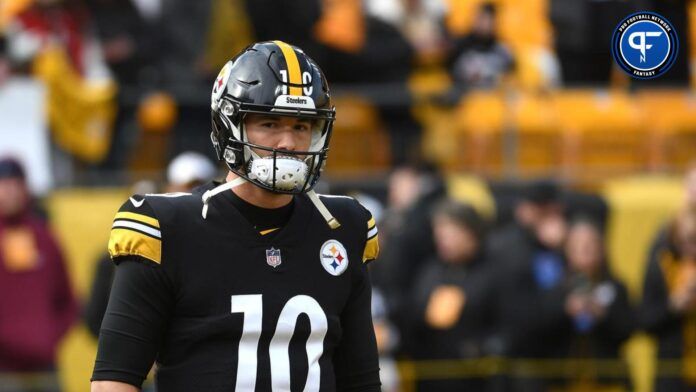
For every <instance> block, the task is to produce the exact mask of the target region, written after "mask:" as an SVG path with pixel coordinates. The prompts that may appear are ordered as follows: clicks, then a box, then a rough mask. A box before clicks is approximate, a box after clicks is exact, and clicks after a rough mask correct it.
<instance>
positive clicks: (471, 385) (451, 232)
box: [410, 201, 494, 391]
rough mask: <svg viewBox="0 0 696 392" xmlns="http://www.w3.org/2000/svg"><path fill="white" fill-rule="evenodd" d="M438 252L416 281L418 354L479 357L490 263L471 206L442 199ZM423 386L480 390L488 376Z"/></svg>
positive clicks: (488, 310)
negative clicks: (487, 262)
mask: <svg viewBox="0 0 696 392" xmlns="http://www.w3.org/2000/svg"><path fill="white" fill-rule="evenodd" d="M433 237H434V241H435V248H436V253H435V254H434V255H433V256H432V258H431V259H430V260H428V262H427V263H426V264H425V265H424V266H423V268H422V269H421V271H420V272H419V273H418V275H417V277H416V282H415V285H414V287H415V291H414V293H415V295H414V299H413V301H412V303H413V305H414V308H413V309H412V310H411V312H410V313H411V315H412V322H413V327H412V333H413V337H412V339H413V341H414V344H413V345H414V349H413V356H414V357H415V358H416V359H476V358H481V357H482V356H484V355H486V354H488V350H487V348H486V343H487V341H488V337H489V335H490V333H491V332H492V328H491V326H492V325H493V324H494V323H493V311H494V307H493V306H492V299H493V296H492V293H493V286H492V284H491V283H492V282H491V280H490V276H491V275H490V273H489V272H488V270H487V266H486V257H485V253H484V247H483V246H482V244H483V241H484V224H483V221H482V220H481V218H480V217H479V215H478V214H477V213H476V211H475V210H474V209H473V208H472V207H471V206H468V205H465V204H460V203H458V202H455V201H444V202H442V203H441V204H438V206H437V207H436V209H435V212H434V215H433ZM420 384H421V385H420V388H422V390H437V391H461V390H471V391H482V390H484V389H485V388H486V379H485V378H484V377H473V378H470V379H467V380H444V381H422V382H421V383H420Z"/></svg>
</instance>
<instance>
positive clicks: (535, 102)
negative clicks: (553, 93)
mask: <svg viewBox="0 0 696 392" xmlns="http://www.w3.org/2000/svg"><path fill="white" fill-rule="evenodd" d="M550 103H551V100H550V97H549V96H548V95H546V94H529V93H527V94H524V93H523V94H519V95H518V96H517V97H516V99H515V100H514V101H513V102H512V107H511V109H512V118H513V128H514V129H516V130H517V151H516V153H517V167H518V174H519V175H521V176H529V177H535V176H540V175H546V174H551V173H553V171H554V170H555V169H556V168H558V167H559V166H560V165H561V162H562V156H561V142H562V138H561V133H560V132H559V131H558V118H557V116H556V112H554V110H553V109H552V107H551V105H550Z"/></svg>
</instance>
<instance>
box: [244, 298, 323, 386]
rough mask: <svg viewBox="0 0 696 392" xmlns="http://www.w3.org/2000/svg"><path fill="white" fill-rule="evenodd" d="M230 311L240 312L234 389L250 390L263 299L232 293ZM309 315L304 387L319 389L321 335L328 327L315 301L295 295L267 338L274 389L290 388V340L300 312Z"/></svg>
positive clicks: (252, 380) (284, 307)
mask: <svg viewBox="0 0 696 392" xmlns="http://www.w3.org/2000/svg"><path fill="white" fill-rule="evenodd" d="M232 313H242V314H243V315H244V325H243V326H242V338H241V339H240V341H239V355H238V356H237V358H238V360H237V383H236V385H235V390H236V391H254V389H255V387H256V367H257V366H256V360H257V359H256V355H257V351H258V346H259V338H260V337H261V329H262V320H263V319H262V318H263V300H262V299H261V294H251V295H233V296H232ZM302 313H304V314H306V315H307V317H308V318H309V323H310V328H311V332H310V334H309V338H308V339H307V347H306V350H307V359H308V362H309V372H308V374H307V382H306V383H305V388H304V390H305V391H306V392H314V391H318V390H319V382H320V375H321V368H320V367H319V358H321V354H322V353H323V351H324V337H325V336H326V330H327V328H328V322H327V320H326V314H325V313H324V310H323V309H322V308H321V306H320V305H319V303H318V302H317V301H316V300H315V299H314V298H312V297H310V296H307V295H296V296H294V297H292V298H290V300H289V301H288V302H286V303H285V306H283V310H282V311H281V312H280V316H279V317H278V324H277V325H276V330H275V333H274V334H273V338H272V339H271V345H270V348H269V357H270V360H271V385H272V389H273V390H274V391H289V390H290V354H289V353H288V348H289V346H290V339H291V338H292V335H293V334H294V332H295V326H296V324H297V318H298V317H299V316H300V314H302Z"/></svg>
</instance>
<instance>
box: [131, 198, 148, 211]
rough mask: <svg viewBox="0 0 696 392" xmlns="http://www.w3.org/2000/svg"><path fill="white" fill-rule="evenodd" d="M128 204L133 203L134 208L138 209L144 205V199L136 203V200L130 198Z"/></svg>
mask: <svg viewBox="0 0 696 392" xmlns="http://www.w3.org/2000/svg"><path fill="white" fill-rule="evenodd" d="M130 202H131V203H133V205H134V206H135V208H140V206H142V205H143V203H145V199H142V200H140V201H137V200H135V199H134V198H132V197H131V198H130Z"/></svg>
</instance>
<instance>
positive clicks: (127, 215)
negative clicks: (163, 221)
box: [114, 212, 160, 229]
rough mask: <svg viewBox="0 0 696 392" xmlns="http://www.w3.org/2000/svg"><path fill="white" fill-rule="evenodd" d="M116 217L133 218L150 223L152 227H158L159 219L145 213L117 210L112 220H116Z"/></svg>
mask: <svg viewBox="0 0 696 392" xmlns="http://www.w3.org/2000/svg"><path fill="white" fill-rule="evenodd" d="M118 219H130V220H134V221H137V222H142V223H145V224H147V225H150V226H152V227H156V228H158V229H159V227H160V226H159V221H158V220H157V219H155V218H152V217H149V216H147V215H141V214H136V213H134V212H119V213H117V214H116V217H115V218H114V220H118Z"/></svg>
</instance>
